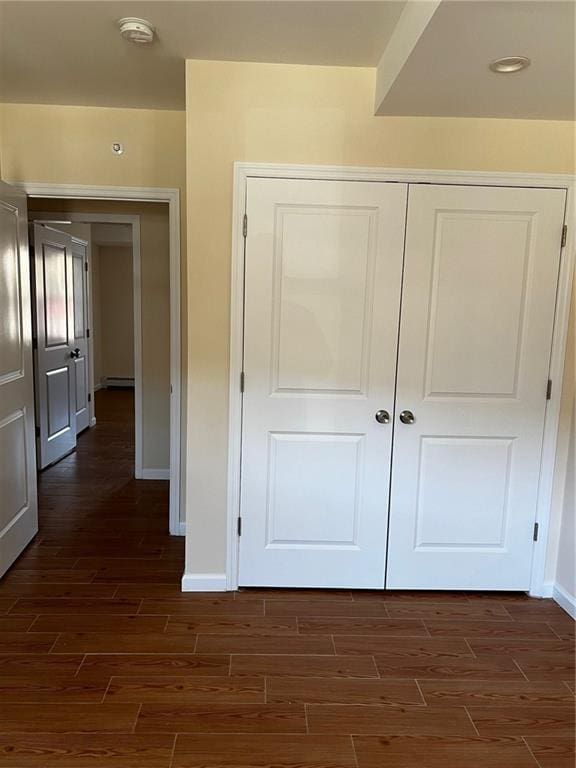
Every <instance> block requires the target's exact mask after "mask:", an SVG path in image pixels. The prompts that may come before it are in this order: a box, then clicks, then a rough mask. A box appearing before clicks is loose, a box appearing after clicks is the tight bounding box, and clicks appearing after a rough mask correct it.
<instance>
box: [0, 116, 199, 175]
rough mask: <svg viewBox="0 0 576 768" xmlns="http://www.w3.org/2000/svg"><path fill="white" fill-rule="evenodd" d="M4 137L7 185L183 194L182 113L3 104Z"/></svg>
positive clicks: (0, 129)
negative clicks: (116, 147)
mask: <svg viewBox="0 0 576 768" xmlns="http://www.w3.org/2000/svg"><path fill="white" fill-rule="evenodd" d="M0 136H1V137H2V145H1V147H0V153H1V157H0V167H1V168H2V178H3V179H4V181H8V182H10V181H38V182H41V181H43V182H50V183H53V184H65V183H69V184H93V185H94V184H95V185H114V186H125V187H179V188H180V189H182V190H183V189H184V182H185V168H184V153H185V118H184V113H183V112H172V111H166V110H152V109H150V110H148V109H107V108H102V107H69V106H52V105H44V104H3V105H1V106H0ZM113 141H121V142H123V143H124V145H125V153H124V154H123V155H121V156H116V155H114V154H113V153H112V150H111V148H110V147H111V144H112V142H113Z"/></svg>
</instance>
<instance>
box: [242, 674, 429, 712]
mask: <svg viewBox="0 0 576 768" xmlns="http://www.w3.org/2000/svg"><path fill="white" fill-rule="evenodd" d="M239 679H243V678H239ZM266 700H267V701H268V702H269V703H271V704H397V705H399V706H422V705H423V704H424V700H423V698H422V696H421V695H420V691H419V689H418V686H417V685H416V682H415V681H414V680H370V679H366V678H363V679H358V678H323V677H267V678H266Z"/></svg>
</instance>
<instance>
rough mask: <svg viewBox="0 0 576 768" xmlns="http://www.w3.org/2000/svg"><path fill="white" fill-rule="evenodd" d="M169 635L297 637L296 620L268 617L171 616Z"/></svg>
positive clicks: (168, 626)
mask: <svg viewBox="0 0 576 768" xmlns="http://www.w3.org/2000/svg"><path fill="white" fill-rule="evenodd" d="M166 632H167V633H168V634H176V635H179V634H189V633H192V634H198V635H235V636H237V637H240V636H243V635H249V636H251V637H254V636H256V635H266V636H267V635H276V636H277V635H282V636H285V635H289V636H290V635H296V634H298V625H297V622H296V618H285V619H275V618H269V617H267V616H264V617H261V616H246V617H232V618H230V617H228V616H200V615H199V616H197V617H192V618H188V617H186V616H171V617H170V620H169V621H168V625H167V627H166Z"/></svg>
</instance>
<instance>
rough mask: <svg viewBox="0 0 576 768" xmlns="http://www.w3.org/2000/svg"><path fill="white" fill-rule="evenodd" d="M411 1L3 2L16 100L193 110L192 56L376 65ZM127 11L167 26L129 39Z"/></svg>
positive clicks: (6, 90) (7, 87)
mask: <svg viewBox="0 0 576 768" xmlns="http://www.w3.org/2000/svg"><path fill="white" fill-rule="evenodd" d="M403 6H404V2H399V1H398V2H396V1H390V0H388V1H387V2H386V1H384V2H358V1H356V2H355V1H352V2H293V1H282V0H280V1H278V2H234V1H232V2H226V1H225V0H222V1H215V0H212V1H211V2H192V1H190V0H180V1H179V2H172V1H171V0H163V1H162V0H161V1H160V2H139V1H138V0H128V1H126V0H120V1H118V2H116V1H115V2H102V0H99V1H98V2H90V1H88V2H79V1H75V2H52V1H51V0H50V1H48V0H47V1H45V2H23V1H22V0H19V1H18V2H14V1H12V2H3V3H1V5H0V7H1V8H2V11H3V14H2V15H3V24H2V31H1V33H0V67H1V70H0V71H1V77H0V84H1V86H2V89H3V95H2V99H3V100H4V101H8V102H23V103H52V104H84V105H98V106H111V107H116V106H124V107H150V108H156V109H184V105H185V91H184V60H185V59H187V58H190V59H228V60H231V61H262V62H279V63H294V64H325V65H341V66H375V65H376V64H377V63H378V59H379V57H380V54H381V53H382V50H383V49H384V47H385V46H386V43H387V41H388V39H389V37H390V35H391V34H392V32H393V30H394V27H395V25H396V22H397V20H398V18H399V16H400V13H401V12H402V8H403ZM122 16H140V17H144V18H146V19H148V20H149V21H151V22H152V23H153V24H154V25H155V26H156V28H157V30H158V40H157V42H155V43H154V44H153V46H150V47H146V46H143V47H139V46H137V45H134V44H131V43H129V42H126V41H125V40H123V39H122V38H121V37H120V34H119V32H118V31H117V29H116V21H117V20H118V19H119V18H121V17H122Z"/></svg>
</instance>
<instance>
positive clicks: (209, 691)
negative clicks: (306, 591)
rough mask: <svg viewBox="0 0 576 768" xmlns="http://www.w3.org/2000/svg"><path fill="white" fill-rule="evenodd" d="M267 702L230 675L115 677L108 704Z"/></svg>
mask: <svg viewBox="0 0 576 768" xmlns="http://www.w3.org/2000/svg"><path fill="white" fill-rule="evenodd" d="M0 690H1V688H0ZM566 692H568V691H566ZM264 699H265V693H264V678H263V677H252V678H250V677H229V676H227V675H226V676H225V675H220V676H218V677H208V676H205V677H184V676H164V675H163V676H154V675H150V676H140V677H137V676H133V677H113V678H112V680H111V682H110V686H109V688H108V691H107V692H106V701H122V702H126V701H128V702H134V703H144V702H146V703H157V704H163V703H167V704H206V703H209V702H214V703H216V704H217V703H222V702H224V703H235V704H264V703H265V702H264ZM280 703H283V702H280Z"/></svg>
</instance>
